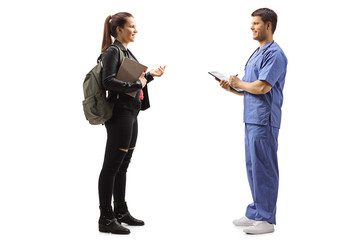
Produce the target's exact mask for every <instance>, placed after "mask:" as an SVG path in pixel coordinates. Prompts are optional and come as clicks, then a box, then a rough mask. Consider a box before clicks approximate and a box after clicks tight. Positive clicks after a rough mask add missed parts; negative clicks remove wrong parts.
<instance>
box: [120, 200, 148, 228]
mask: <svg viewBox="0 0 360 240" xmlns="http://www.w3.org/2000/svg"><path fill="white" fill-rule="evenodd" d="M114 212H115V217H116V219H117V221H118V222H119V223H126V224H128V225H130V226H144V225H145V222H144V221H142V220H139V219H136V218H134V217H133V216H131V214H130V212H129V210H128V208H127V204H126V202H121V203H115V202H114Z"/></svg>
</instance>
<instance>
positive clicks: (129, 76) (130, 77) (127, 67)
mask: <svg viewBox="0 0 360 240" xmlns="http://www.w3.org/2000/svg"><path fill="white" fill-rule="evenodd" d="M146 70H147V66H145V65H142V64H141V63H138V62H136V61H133V60H131V59H129V58H124V60H123V61H122V63H121V65H120V68H119V71H118V72H117V75H116V78H117V79H120V80H122V81H125V82H135V81H136V80H138V79H139V77H140V76H141V73H142V72H144V71H146ZM136 93H137V91H135V92H130V93H126V94H128V95H130V96H132V97H135V96H136Z"/></svg>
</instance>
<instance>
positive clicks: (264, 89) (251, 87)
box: [229, 75, 272, 94]
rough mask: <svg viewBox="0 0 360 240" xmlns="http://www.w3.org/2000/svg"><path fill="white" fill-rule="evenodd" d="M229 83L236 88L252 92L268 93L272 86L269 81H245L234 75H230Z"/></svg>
mask: <svg viewBox="0 0 360 240" xmlns="http://www.w3.org/2000/svg"><path fill="white" fill-rule="evenodd" d="M229 83H230V85H231V86H232V87H234V88H241V89H242V90H244V91H246V92H249V93H252V94H266V93H268V92H269V91H270V90H271V88H272V86H271V84H270V83H268V82H267V81H264V80H256V81H254V82H251V83H249V82H243V81H241V79H239V78H238V77H236V76H233V75H231V76H230V78H229Z"/></svg>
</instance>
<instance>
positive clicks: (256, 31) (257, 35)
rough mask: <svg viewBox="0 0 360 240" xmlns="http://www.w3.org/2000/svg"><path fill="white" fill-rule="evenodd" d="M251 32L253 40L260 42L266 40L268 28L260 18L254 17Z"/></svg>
mask: <svg viewBox="0 0 360 240" xmlns="http://www.w3.org/2000/svg"><path fill="white" fill-rule="evenodd" d="M250 29H251V31H252V32H253V39H254V40H257V41H259V42H261V41H264V39H265V38H266V34H267V33H266V26H265V23H264V22H263V20H262V19H261V17H260V16H255V17H252V21H251V27H250Z"/></svg>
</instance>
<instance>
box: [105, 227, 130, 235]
mask: <svg viewBox="0 0 360 240" xmlns="http://www.w3.org/2000/svg"><path fill="white" fill-rule="evenodd" d="M99 232H102V233H112V234H124V235H125V234H130V231H126V232H125V231H111V230H110V229H108V228H102V227H99Z"/></svg>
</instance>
